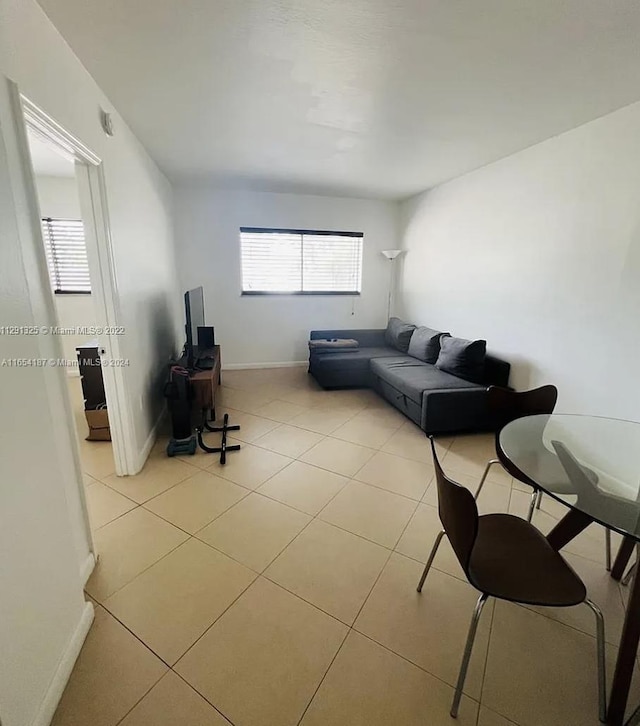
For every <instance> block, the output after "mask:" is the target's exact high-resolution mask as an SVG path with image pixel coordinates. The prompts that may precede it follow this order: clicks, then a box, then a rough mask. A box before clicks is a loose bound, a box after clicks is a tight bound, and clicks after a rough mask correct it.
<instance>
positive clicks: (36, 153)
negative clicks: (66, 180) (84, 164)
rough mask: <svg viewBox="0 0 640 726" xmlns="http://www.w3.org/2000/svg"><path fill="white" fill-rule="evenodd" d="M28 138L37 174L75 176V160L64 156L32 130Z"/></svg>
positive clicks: (32, 161)
mask: <svg viewBox="0 0 640 726" xmlns="http://www.w3.org/2000/svg"><path fill="white" fill-rule="evenodd" d="M27 140H28V141H29V150H30V152H31V163H32V164H33V170H34V172H35V173H36V176H64V177H73V176H74V175H75V165H74V163H73V161H71V160H70V159H67V158H66V157H64V156H62V155H61V154H60V153H58V152H57V151H55V150H54V149H53V148H52V147H51V146H49V145H48V144H46V143H45V142H44V141H41V140H40V138H39V137H38V136H36V135H35V134H33V133H31V132H29V133H27Z"/></svg>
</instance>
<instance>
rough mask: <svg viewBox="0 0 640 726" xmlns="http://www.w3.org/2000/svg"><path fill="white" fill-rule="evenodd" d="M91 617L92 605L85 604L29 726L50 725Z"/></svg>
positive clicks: (92, 614) (91, 620)
mask: <svg viewBox="0 0 640 726" xmlns="http://www.w3.org/2000/svg"><path fill="white" fill-rule="evenodd" d="M93 617H94V611H93V603H91V602H87V603H85V606H84V609H83V610H82V615H81V617H80V621H79V622H78V625H77V626H76V629H75V630H74V632H73V635H72V636H71V640H70V641H69V644H68V645H67V647H66V649H65V651H64V653H63V654H62V658H60V662H59V663H58V667H57V668H56V672H55V673H54V675H53V678H52V679H51V683H50V684H49V688H48V689H47V693H46V694H45V697H44V699H43V701H42V703H41V704H40V708H39V709H38V713H37V714H36V717H35V719H34V720H33V722H32V724H31V726H49V724H50V723H51V719H52V718H53V714H54V713H55V712H56V708H57V707H58V703H59V702H60V699H61V698H62V694H63V692H64V689H65V686H66V685H67V681H68V680H69V677H70V676H71V671H72V670H73V666H74V665H75V663H76V660H77V659H78V656H79V655H80V650H81V648H82V644H83V643H84V640H85V638H86V637H87V633H88V632H89V628H90V627H91V623H92V622H93Z"/></svg>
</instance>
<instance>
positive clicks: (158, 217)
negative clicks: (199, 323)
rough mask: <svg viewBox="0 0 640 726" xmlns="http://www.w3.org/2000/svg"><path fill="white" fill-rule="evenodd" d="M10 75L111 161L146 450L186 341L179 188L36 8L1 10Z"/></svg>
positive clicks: (127, 351)
mask: <svg viewBox="0 0 640 726" xmlns="http://www.w3.org/2000/svg"><path fill="white" fill-rule="evenodd" d="M34 49H37V53H35V52H34ZM0 72H2V73H4V74H5V75H6V76H8V77H9V78H11V79H12V80H14V81H15V82H16V83H18V85H19V86H20V90H21V92H22V93H23V94H24V95H26V96H27V97H28V98H29V99H30V100H31V101H33V103H35V104H37V105H38V106H40V107H41V108H42V109H43V110H44V111H45V112H46V113H48V114H49V115H50V116H52V117H53V118H54V119H55V120H56V121H57V122H58V123H60V124H61V125H62V126H63V127H64V128H65V129H66V130H67V131H68V132H70V133H72V134H74V135H75V136H77V137H78V138H79V139H80V140H81V141H82V142H83V143H84V144H86V145H87V146H88V147H89V148H90V149H91V150H92V151H93V152H94V153H96V154H97V155H98V156H99V157H100V158H101V159H102V160H103V163H104V172H105V181H106V188H107V201H108V212H109V217H110V222H111V232H112V239H113V249H114V262H115V270H116V277H117V283H118V290H119V297H120V300H119V303H120V317H121V320H120V321H119V322H120V323H121V324H122V325H124V326H125V327H126V335H125V336H124V337H123V339H122V355H123V357H125V358H128V359H129V360H130V361H131V363H130V366H129V367H128V368H126V369H125V372H124V376H125V385H126V387H127V396H126V398H127V400H128V401H129V402H130V405H131V409H130V412H129V413H130V416H131V418H132V422H133V428H134V430H135V443H136V446H137V448H138V449H139V450H142V449H143V447H144V445H145V442H146V441H147V438H148V436H149V433H150V431H151V429H152V426H153V425H154V423H155V421H156V419H157V417H158V415H159V413H160V411H161V408H162V405H163V399H162V393H161V391H162V385H161V383H162V377H163V376H164V374H165V372H166V369H165V364H166V362H167V361H168V359H169V357H170V356H172V355H173V354H174V353H175V352H176V348H177V346H178V345H179V344H180V343H179V342H178V337H181V333H180V329H181V327H182V322H181V318H182V313H181V311H180V301H179V294H178V287H177V280H176V273H175V257H174V248H173V221H172V205H173V199H172V191H171V186H170V184H169V182H168V181H167V179H166V178H165V177H164V176H163V175H162V174H161V173H160V171H159V170H158V168H157V167H156V165H155V164H154V162H153V161H152V160H151V159H150V157H149V156H148V154H147V153H146V151H145V150H144V148H143V147H142V145H141V144H140V142H139V141H138V140H137V139H136V138H135V136H134V135H133V134H132V132H131V131H130V130H129V128H128V127H127V126H126V124H125V122H124V121H123V119H122V118H121V117H120V116H119V115H118V113H117V112H116V111H115V110H114V109H113V107H112V106H111V104H110V103H109V101H108V99H107V98H106V97H105V96H104V94H103V93H102V92H101V90H100V89H99V88H98V86H97V85H96V83H95V82H94V81H93V79H92V78H91V76H90V75H89V74H88V73H87V71H86V70H85V68H84V67H83V66H82V64H81V63H80V61H79V60H78V59H77V58H76V56H75V55H74V54H73V53H72V51H71V50H70V48H69V46H68V45H67V44H66V42H65V41H64V40H63V39H62V37H61V36H60V34H59V33H58V32H57V30H56V29H55V28H54V26H53V25H52V24H51V23H50V21H49V20H48V18H47V17H46V15H45V14H44V12H43V11H42V9H41V8H40V6H39V5H38V4H37V3H36V2H35V0H25V1H24V2H21V1H20V0H3V1H0ZM100 107H102V108H104V109H105V110H107V111H110V112H111V113H112V115H113V122H114V128H115V135H114V137H113V138H109V137H107V136H106V135H105V134H104V133H103V131H102V129H101V126H100V120H99V109H100Z"/></svg>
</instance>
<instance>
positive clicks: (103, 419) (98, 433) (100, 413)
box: [84, 408, 111, 441]
mask: <svg viewBox="0 0 640 726" xmlns="http://www.w3.org/2000/svg"><path fill="white" fill-rule="evenodd" d="M84 416H85V418H86V420H87V425H88V426H89V435H88V436H87V441H111V429H110V428H109V413H108V411H107V409H106V408H100V409H97V410H94V411H85V412H84Z"/></svg>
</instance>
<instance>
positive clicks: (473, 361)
mask: <svg viewBox="0 0 640 726" xmlns="http://www.w3.org/2000/svg"><path fill="white" fill-rule="evenodd" d="M486 355H487V341H486V340H465V339H464V338H453V337H451V336H444V335H443V336H442V338H441V339H440V354H439V355H438V360H437V361H436V367H437V368H439V369H440V370H442V371H446V372H447V373H451V374H452V375H454V376H459V377H460V378H464V379H465V380H467V381H474V382H476V383H481V382H482V380H483V378H484V359H485V357H486Z"/></svg>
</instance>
